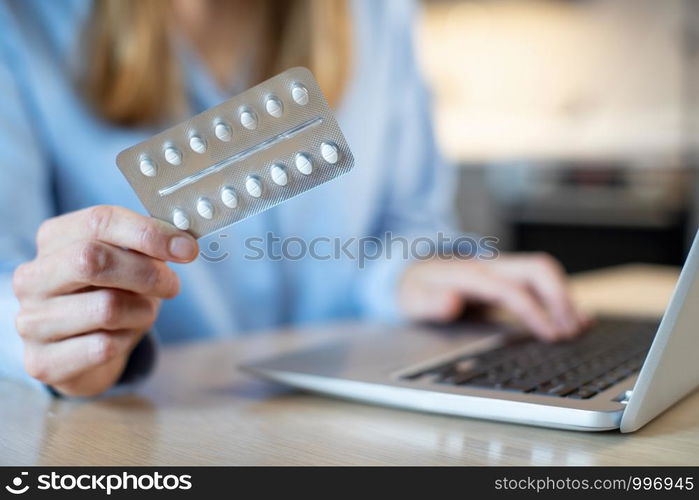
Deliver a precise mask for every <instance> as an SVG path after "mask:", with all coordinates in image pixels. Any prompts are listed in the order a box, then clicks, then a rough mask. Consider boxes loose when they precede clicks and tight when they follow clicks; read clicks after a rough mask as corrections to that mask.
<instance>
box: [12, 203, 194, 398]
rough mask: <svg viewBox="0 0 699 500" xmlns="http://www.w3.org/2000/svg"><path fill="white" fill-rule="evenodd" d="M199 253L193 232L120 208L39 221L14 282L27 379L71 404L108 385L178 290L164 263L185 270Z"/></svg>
mask: <svg viewBox="0 0 699 500" xmlns="http://www.w3.org/2000/svg"><path fill="white" fill-rule="evenodd" d="M197 253H198V246H197V242H196V240H195V239H194V238H193V237H192V236H190V235H189V234H187V233H185V232H184V231H180V230H178V229H176V228H175V227H173V226H172V225H170V224H167V223H165V222H162V221H159V220H157V219H153V218H149V217H144V216H142V215H139V214H136V213H134V212H131V211H130V210H127V209H125V208H120V207H112V206H96V207H91V208H87V209H84V210H80V211H77V212H72V213H68V214H65V215H61V216H59V217H54V218H52V219H49V220H47V221H46V222H44V224H43V225H42V226H41V227H40V229H39V231H38V234H37V255H36V258H35V259H34V260H32V261H31V262H27V263H25V264H23V265H21V266H19V267H18V268H17V270H16V272H15V274H14V280H13V286H14V291H15V295H16V297H17V298H18V300H19V302H20V306H21V308H20V312H19V314H18V316H17V319H16V326H17V330H18V332H19V334H20V335H21V336H22V339H23V341H24V345H25V356H24V362H25V368H26V370H27V372H28V373H29V374H30V375H31V376H32V377H34V378H36V379H38V380H40V381H42V382H44V383H46V384H48V385H50V386H52V387H53V388H54V389H56V390H57V391H59V392H61V393H63V394H66V395H71V396H90V395H95V394H99V393H101V392H103V391H105V390H106V389H108V388H109V387H111V386H112V385H113V384H114V383H115V382H116V381H117V380H118V378H119V376H120V375H121V373H122V371H123V369H124V367H125V365H126V362H127V360H128V357H129V354H130V353H131V351H132V350H133V348H134V347H135V346H136V345H137V344H138V342H139V340H140V339H141V337H142V336H143V335H144V333H146V332H147V331H148V330H149V329H150V328H151V326H152V325H153V322H154V321H155V319H156V317H157V314H158V310H159V307H160V300H161V299H167V298H172V297H174V296H175V295H177V293H178V291H179V286H180V285H179V280H178V278H177V275H176V274H175V272H174V271H173V270H172V269H170V268H169V267H168V266H167V264H166V261H170V262H179V263H184V262H190V261H192V260H194V259H195V258H196V256H197Z"/></svg>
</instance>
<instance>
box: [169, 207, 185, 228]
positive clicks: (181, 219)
mask: <svg viewBox="0 0 699 500" xmlns="http://www.w3.org/2000/svg"><path fill="white" fill-rule="evenodd" d="M172 222H173V223H174V224H175V227H177V228H178V229H181V230H182V231H186V230H187V229H189V217H187V214H186V213H185V211H184V210H180V209H179V208H176V209H175V210H174V212H172Z"/></svg>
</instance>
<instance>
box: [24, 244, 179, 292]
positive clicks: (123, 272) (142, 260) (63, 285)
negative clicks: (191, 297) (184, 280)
mask: <svg viewBox="0 0 699 500" xmlns="http://www.w3.org/2000/svg"><path fill="white" fill-rule="evenodd" d="M13 283H14V288H15V294H16V295H17V297H18V298H19V299H20V300H21V299H23V298H25V297H28V296H34V297H42V298H44V297H51V296H56V295H61V294H66V293H72V292H75V291H76V290H81V289H83V288H85V287H89V286H96V287H107V288H119V289H122V290H128V291H131V292H134V293H139V294H143V295H151V296H154V297H160V298H172V297H174V296H175V295H177V293H178V292H179V280H178V278H177V275H176V274H175V272H174V271H173V270H172V269H170V268H169V267H168V266H167V265H166V264H165V263H164V262H163V261H161V260H158V259H154V258H151V257H147V256H145V255H142V254H139V253H136V252H131V251H128V250H124V249H121V248H117V247H115V246H111V245H107V244H106V243H101V242H97V241H93V240H82V241H76V242H73V243H72V244H71V245H68V246H67V247H64V248H62V249H60V250H57V251H56V252H54V253H52V254H50V255H46V256H44V257H41V258H37V259H36V260H34V261H32V262H29V263H27V264H23V265H21V266H20V267H19V268H18V269H17V270H16V272H15V277H14V282H13Z"/></svg>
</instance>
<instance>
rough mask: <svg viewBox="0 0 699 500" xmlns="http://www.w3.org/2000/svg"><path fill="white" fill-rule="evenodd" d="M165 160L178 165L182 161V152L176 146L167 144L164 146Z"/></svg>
mask: <svg viewBox="0 0 699 500" xmlns="http://www.w3.org/2000/svg"><path fill="white" fill-rule="evenodd" d="M165 160H166V161H167V162H168V163H169V164H170V165H179V164H180V163H182V153H180V152H179V151H178V150H177V148H174V147H172V146H168V147H167V148H165Z"/></svg>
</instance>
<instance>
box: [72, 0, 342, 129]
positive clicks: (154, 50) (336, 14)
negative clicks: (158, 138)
mask: <svg viewBox="0 0 699 500" xmlns="http://www.w3.org/2000/svg"><path fill="white" fill-rule="evenodd" d="M268 1H269V0H268ZM272 1H274V0H272ZM262 3H263V2H262ZM170 8H171V6H170V3H169V2H168V1H167V0H95V3H94V6H93V9H92V12H91V15H90V18H89V21H88V23H87V25H86V31H85V37H86V38H85V44H86V46H87V53H86V64H85V73H84V74H82V75H81V76H82V78H81V88H82V92H83V94H84V96H85V98H86V100H87V102H88V103H89V104H90V105H91V107H92V108H93V109H94V111H95V112H96V113H97V114H98V115H100V116H101V117H103V118H104V119H106V120H108V121H110V122H112V123H116V124H119V125H126V126H137V125H147V124H154V123H158V122H162V121H165V120H168V119H172V118H174V117H175V116H176V114H177V113H179V112H181V111H182V110H183V107H184V105H185V92H184V88H183V82H182V81H181V72H180V68H179V62H178V60H177V57H176V54H175V53H174V50H173V47H172V43H171V37H170V33H169V27H168V26H167V23H166V22H164V19H167V18H168V15H169V13H170V12H169V10H170ZM348 10H349V9H348V6H347V3H346V1H345V0H285V1H283V2H280V1H279V0H277V1H275V2H274V9H266V12H274V13H275V16H274V18H275V19H277V21H276V24H275V25H274V26H273V27H274V28H275V29H274V30H270V31H271V32H276V33H279V35H278V36H277V37H276V39H274V40H270V41H271V43H272V44H273V47H272V49H273V50H270V51H269V54H270V56H269V57H268V58H267V59H268V60H266V61H262V64H261V67H262V68H263V70H262V74H260V75H258V76H259V78H260V81H261V80H264V79H266V78H269V77H271V76H273V75H274V74H276V73H278V72H281V71H283V70H284V69H287V68H289V67H292V66H306V67H308V68H310V69H311V71H312V72H313V73H314V74H315V76H316V78H317V80H318V82H319V84H320V87H321V88H322V89H323V92H324V93H325V95H326V97H327V98H328V101H329V102H330V103H331V104H336V103H337V102H338V100H339V99H340V97H341V95H342V91H343V90H344V85H345V82H346V79H347V76H348V74H349V59H350V52H351V28H350V25H349V21H350V20H349V12H348ZM269 22H270V23H275V21H274V19H271V18H270V19H269ZM154 68H157V71H154Z"/></svg>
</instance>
